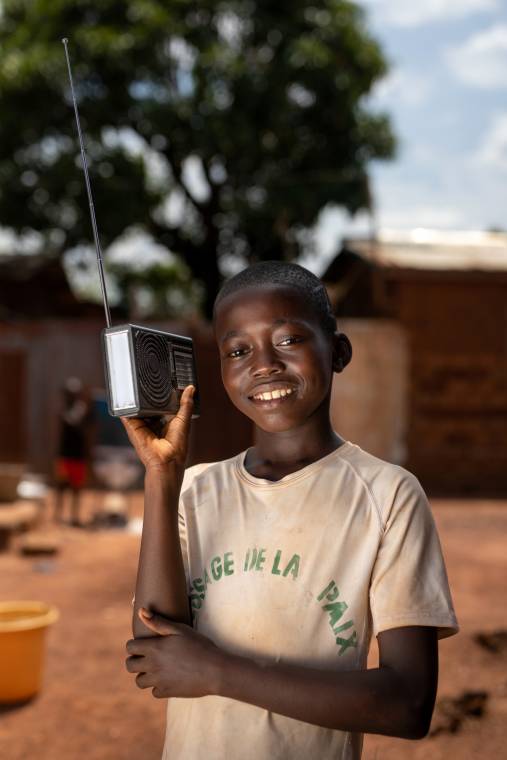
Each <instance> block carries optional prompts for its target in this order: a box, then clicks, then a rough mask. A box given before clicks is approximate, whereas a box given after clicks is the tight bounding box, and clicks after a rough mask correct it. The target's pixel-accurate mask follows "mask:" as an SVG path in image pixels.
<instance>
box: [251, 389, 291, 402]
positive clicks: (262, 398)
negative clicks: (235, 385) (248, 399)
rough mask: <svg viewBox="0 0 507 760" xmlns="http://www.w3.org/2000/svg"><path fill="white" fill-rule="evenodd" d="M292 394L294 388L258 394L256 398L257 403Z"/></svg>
mask: <svg viewBox="0 0 507 760" xmlns="http://www.w3.org/2000/svg"><path fill="white" fill-rule="evenodd" d="M291 393H292V388H280V389H277V390H275V391H265V392H264V393H256V394H255V395H254V398H255V399H257V401H271V399H274V398H280V396H288V395H289V394H291Z"/></svg>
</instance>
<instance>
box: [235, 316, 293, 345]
mask: <svg viewBox="0 0 507 760" xmlns="http://www.w3.org/2000/svg"><path fill="white" fill-rule="evenodd" d="M280 325H299V326H301V327H307V326H308V325H307V323H306V322H305V321H304V320H303V319H275V321H274V322H272V323H271V326H272V327H279V326H280ZM239 335H246V333H245V332H244V331H243V330H228V331H227V332H226V333H225V335H224V336H223V338H222V339H221V340H220V343H225V341H226V340H229V338H237V337H238V336H239Z"/></svg>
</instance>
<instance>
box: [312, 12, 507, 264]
mask: <svg viewBox="0 0 507 760" xmlns="http://www.w3.org/2000/svg"><path fill="white" fill-rule="evenodd" d="M363 6H364V7H365V8H366V9H367V14H368V16H367V18H368V28H369V29H370V30H371V31H372V33H373V34H374V36H375V37H376V39H377V40H378V41H379V42H380V43H381V45H382V48H383V51H384V53H385V56H386V57H387V60H388V61H389V63H390V67H391V68H390V73H389V75H388V76H387V78H385V79H384V80H382V81H381V82H380V83H379V84H378V86H377V87H376V88H375V91H374V93H373V95H372V98H371V100H370V103H371V105H372V106H374V107H379V108H383V109H385V110H386V111H387V112H388V113H389V114H390V115H391V119H392V123H393V126H394V130H395V133H396V134H397V137H398V141H399V148H398V155H397V158H396V160H395V161H393V162H382V163H380V162H377V163H376V164H374V165H373V167H372V180H373V181H372V185H373V191H374V197H375V202H376V217H377V218H376V224H377V225H378V226H380V227H384V228H386V227H387V228H396V229H410V228H413V227H435V228H438V229H487V228H490V227H507V218H506V207H507V0H424V2H419V3H410V2H407V0H366V1H365V2H363ZM364 228H365V224H364V219H358V220H357V221H356V222H354V223H353V224H350V223H347V221H345V220H343V218H342V219H341V220H340V218H339V215H335V218H334V219H332V215H331V214H330V213H329V212H327V214H325V215H324V218H323V219H321V229H320V233H319V234H320V238H321V243H320V247H321V249H326V248H328V247H329V245H330V242H331V239H332V237H333V234H332V231H333V229H336V230H337V231H338V230H341V229H343V230H344V231H345V232H347V230H350V231H353V230H354V229H364Z"/></svg>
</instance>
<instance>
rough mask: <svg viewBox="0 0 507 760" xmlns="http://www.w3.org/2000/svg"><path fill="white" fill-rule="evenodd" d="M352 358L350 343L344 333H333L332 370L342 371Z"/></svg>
mask: <svg viewBox="0 0 507 760" xmlns="http://www.w3.org/2000/svg"><path fill="white" fill-rule="evenodd" d="M351 359H352V344H351V342H350V340H349V339H348V338H347V336H346V335H345V333H335V334H334V335H333V372H343V370H344V369H345V367H346V366H347V364H348V363H349V362H350V360H351Z"/></svg>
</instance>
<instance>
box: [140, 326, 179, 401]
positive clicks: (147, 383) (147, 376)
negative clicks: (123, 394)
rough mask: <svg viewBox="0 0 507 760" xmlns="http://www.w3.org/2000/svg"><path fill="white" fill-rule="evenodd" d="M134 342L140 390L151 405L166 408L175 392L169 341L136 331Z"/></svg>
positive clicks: (158, 336)
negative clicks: (172, 380)
mask: <svg viewBox="0 0 507 760" xmlns="http://www.w3.org/2000/svg"><path fill="white" fill-rule="evenodd" d="M134 341H135V354H136V364H137V370H138V378H139V388H140V390H141V391H142V393H143V395H144V397H145V399H146V401H147V402H148V404H149V405H151V406H153V407H154V408H159V407H160V408H165V407H167V405H168V403H169V401H170V396H171V393H172V391H173V384H172V382H171V365H170V358H169V341H168V340H167V339H166V338H165V337H164V336H162V335H156V334H153V333H149V332H145V331H143V330H136V331H135V334H134Z"/></svg>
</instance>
